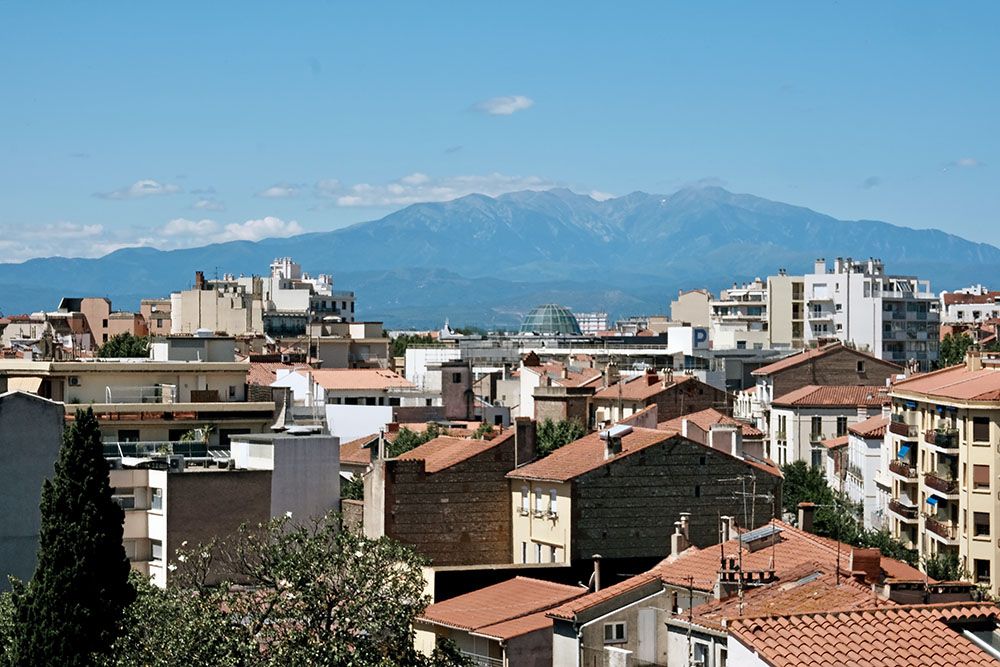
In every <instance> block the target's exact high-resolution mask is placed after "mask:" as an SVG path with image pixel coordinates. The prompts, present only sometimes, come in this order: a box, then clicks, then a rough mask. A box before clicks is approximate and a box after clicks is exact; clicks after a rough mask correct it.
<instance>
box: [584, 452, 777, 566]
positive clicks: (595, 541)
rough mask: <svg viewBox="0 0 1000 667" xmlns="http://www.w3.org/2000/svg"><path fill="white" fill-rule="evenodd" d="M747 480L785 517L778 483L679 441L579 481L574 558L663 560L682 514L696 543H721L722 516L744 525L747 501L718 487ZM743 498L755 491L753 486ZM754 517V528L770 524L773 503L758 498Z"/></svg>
mask: <svg viewBox="0 0 1000 667" xmlns="http://www.w3.org/2000/svg"><path fill="white" fill-rule="evenodd" d="M750 473H752V474H753V475H755V476H756V479H757V484H756V491H755V492H756V493H757V494H758V495H760V494H766V493H768V492H772V493H775V494H776V497H775V500H774V504H773V507H777V508H779V510H780V507H781V498H780V484H781V480H780V478H778V477H776V476H772V475H769V474H767V473H766V472H764V471H762V470H760V469H758V468H756V467H754V466H751V465H750V464H748V463H746V462H744V461H741V460H739V459H736V458H733V457H732V456H729V455H726V454H724V453H722V452H717V451H714V450H711V449H709V448H707V447H704V446H702V445H698V444H697V443H694V442H691V441H689V440H686V439H684V438H680V437H677V438H672V439H670V440H668V441H666V442H663V443H661V444H658V445H653V446H651V447H648V448H646V449H644V450H641V451H639V452H636V453H635V454H633V455H631V456H628V457H626V458H623V459H619V460H618V461H616V462H615V463H614V464H613V465H605V466H602V467H601V468H598V469H597V470H594V471H592V472H589V473H587V474H585V475H582V476H580V477H578V478H577V479H576V480H575V481H574V483H573V501H572V515H573V516H572V521H573V532H572V549H571V558H572V559H573V560H577V559H586V558H590V557H591V556H592V555H593V554H595V553H599V554H601V555H602V556H603V557H604V558H622V559H624V558H649V557H659V558H663V557H666V556H667V555H668V554H669V553H670V535H671V533H673V530H674V522H675V521H677V520H678V519H679V518H680V516H679V515H680V513H681V512H691V519H690V531H689V535H690V538H691V542H692V543H693V544H695V545H697V546H700V547H706V546H709V545H712V544H717V543H718V516H719V515H723V516H725V515H733V516H737V520H738V521H739V523H740V524H741V525H742V524H743V523H744V519H743V501H742V500H741V499H739V498H737V497H735V494H736V493H738V492H742V491H743V486H742V484H740V483H739V482H720V481H719V480H720V479H725V478H733V477H737V476H740V475H746V474H750ZM696 489H697V490H696ZM746 491H747V492H748V493H751V492H753V491H754V488H753V485H752V484H751V483H750V482H749V481H748V482H747V485H746ZM750 507H751V505H750V504H749V503H748V505H747V508H748V512H747V513H748V514H750V511H749V510H750ZM753 514H754V519H753V521H752V523H754V524H756V525H758V526H759V525H762V524H764V523H766V522H767V521H768V520H769V519H770V517H771V516H772V503H770V502H768V501H767V500H765V499H757V500H756V501H755V506H754V507H753ZM750 522H751V521H749V520H748V521H747V523H750Z"/></svg>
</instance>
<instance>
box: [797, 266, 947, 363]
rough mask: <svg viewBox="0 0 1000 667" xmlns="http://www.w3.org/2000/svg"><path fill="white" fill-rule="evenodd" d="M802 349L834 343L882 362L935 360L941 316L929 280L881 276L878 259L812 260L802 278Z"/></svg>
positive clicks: (883, 269)
mask: <svg viewBox="0 0 1000 667" xmlns="http://www.w3.org/2000/svg"><path fill="white" fill-rule="evenodd" d="M804 284H805V306H806V320H805V322H806V324H805V329H804V342H805V344H806V345H809V344H812V343H815V342H819V341H824V340H828V339H831V338H835V339H838V340H841V341H844V342H848V343H853V344H854V345H856V346H857V347H858V348H859V349H863V350H869V351H871V352H872V353H873V354H875V355H878V356H881V357H882V358H883V359H885V360H887V361H894V362H897V363H901V364H905V363H907V362H909V361H911V360H913V361H915V362H916V363H917V364H918V366H919V368H921V369H923V370H927V369H929V368H930V367H931V364H932V363H933V362H934V361H935V360H937V356H938V330H939V325H940V312H939V304H938V298H937V296H936V295H934V294H933V293H932V292H931V289H930V281H927V280H920V279H918V278H917V277H915V276H894V275H888V274H886V273H885V267H884V265H883V264H882V261H881V260H877V259H869V260H865V261H854V260H852V259H851V258H849V257H848V258H846V259H844V258H839V257H838V258H837V259H836V260H835V261H834V264H833V267H832V270H831V269H830V268H828V266H827V264H826V260H824V259H819V260H816V265H815V269H814V271H813V273H810V274H806V275H805V276H804Z"/></svg>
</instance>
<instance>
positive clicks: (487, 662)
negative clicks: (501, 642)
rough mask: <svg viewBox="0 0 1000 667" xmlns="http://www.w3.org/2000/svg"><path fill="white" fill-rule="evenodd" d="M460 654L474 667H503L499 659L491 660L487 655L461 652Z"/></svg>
mask: <svg viewBox="0 0 1000 667" xmlns="http://www.w3.org/2000/svg"><path fill="white" fill-rule="evenodd" d="M461 653H462V655H463V656H464V657H465V658H467V659H468V660H469V662H470V663H471V664H473V665H475V666H476V667H503V660H501V659H500V658H491V657H489V656H488V655H479V654H478V653H469V652H468V651H462V652H461Z"/></svg>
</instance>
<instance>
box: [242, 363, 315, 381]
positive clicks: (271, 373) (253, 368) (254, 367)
mask: <svg viewBox="0 0 1000 667" xmlns="http://www.w3.org/2000/svg"><path fill="white" fill-rule="evenodd" d="M249 365H250V370H249V371H248V372H247V384H255V385H259V386H261V387H269V386H271V384H273V383H274V381H275V380H277V379H278V374H277V371H278V369H281V368H285V369H288V370H290V371H294V370H296V369H299V368H305V367H304V366H303V365H302V364H282V363H278V362H269V361H251V362H249Z"/></svg>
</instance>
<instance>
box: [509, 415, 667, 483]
mask: <svg viewBox="0 0 1000 667" xmlns="http://www.w3.org/2000/svg"><path fill="white" fill-rule="evenodd" d="M676 435H677V434H676V433H671V432H668V431H658V430H655V429H649V428H633V429H632V432H631V433H629V434H628V435H626V436H624V437H623V438H622V451H621V452H619V453H618V454H615V455H613V456H611V457H605V442H604V440H601V437H600V433H598V432H594V433H591V434H589V435H585V436H583V437H582V438H580V439H579V440H574V441H573V442H571V443H569V444H568V445H564V446H563V447H560V448H559V449H557V450H555V451H554V452H552V453H551V454H549V455H548V456H546V457H545V458H543V459H539V460H538V461H535V462H534V463H529V464H528V465H526V466H522V467H520V468H518V469H516V470H512V471H511V472H509V473H507V477H509V478H512V479H538V480H547V481H553V482H568V481H569V480H571V479H573V478H575V477H578V476H580V475H582V474H584V473H587V472H590V471H591V470H596V469H597V468H600V467H601V466H603V465H605V464H606V463H611V462H613V461H617V460H619V459H623V458H625V457H626V456H630V455H632V454H634V453H636V452H637V451H639V450H641V449H645V448H646V447H650V446H652V445H655V444H658V443H661V442H664V441H666V440H669V439H670V438H673V437H675V436H676Z"/></svg>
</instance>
